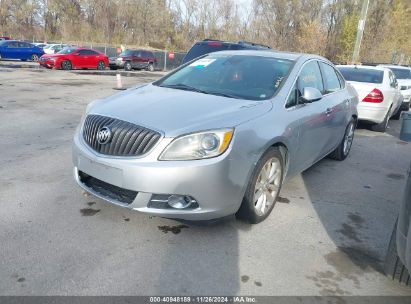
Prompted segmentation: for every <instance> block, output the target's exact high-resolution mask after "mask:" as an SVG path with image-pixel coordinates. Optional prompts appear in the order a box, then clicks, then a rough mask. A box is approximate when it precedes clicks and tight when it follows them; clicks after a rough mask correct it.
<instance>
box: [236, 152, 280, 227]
mask: <svg viewBox="0 0 411 304" xmlns="http://www.w3.org/2000/svg"><path fill="white" fill-rule="evenodd" d="M283 163H284V161H283V157H282V155H281V152H280V150H279V149H278V148H277V147H271V148H269V149H268V150H267V151H266V152H265V153H264V155H263V156H262V157H261V159H260V160H259V161H258V163H257V165H256V166H255V169H254V172H253V174H252V176H251V178H250V182H249V184H248V186H247V190H246V192H245V195H244V198H243V201H242V203H241V207H240V209H239V210H238V212H237V214H236V215H237V217H238V218H240V219H243V220H245V221H247V222H249V223H251V224H257V223H260V222H262V221H263V220H264V219H266V218H267V217H268V215H269V214H270V213H271V211H272V210H273V208H274V205H275V203H276V201H277V198H278V195H279V193H280V190H281V185H282V181H283V172H284V170H283Z"/></svg>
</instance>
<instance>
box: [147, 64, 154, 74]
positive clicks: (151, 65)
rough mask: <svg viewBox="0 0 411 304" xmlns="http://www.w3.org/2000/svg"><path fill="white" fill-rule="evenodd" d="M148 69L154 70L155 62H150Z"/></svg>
mask: <svg viewBox="0 0 411 304" xmlns="http://www.w3.org/2000/svg"><path fill="white" fill-rule="evenodd" d="M147 71H150V72H154V64H152V63H149V64H148V66H147Z"/></svg>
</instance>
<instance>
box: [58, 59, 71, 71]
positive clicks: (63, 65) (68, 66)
mask: <svg viewBox="0 0 411 304" xmlns="http://www.w3.org/2000/svg"><path fill="white" fill-rule="evenodd" d="M61 68H62V69H63V70H67V71H68V70H71V69H72V68H73V65H72V64H71V62H70V60H64V61H63V62H62V63H61Z"/></svg>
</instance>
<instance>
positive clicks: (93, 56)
mask: <svg viewBox="0 0 411 304" xmlns="http://www.w3.org/2000/svg"><path fill="white" fill-rule="evenodd" d="M87 51H88V55H89V58H88V62H87V66H88V67H90V68H97V65H98V62H99V61H100V58H99V56H100V54H99V53H97V52H96V51H94V50H87Z"/></svg>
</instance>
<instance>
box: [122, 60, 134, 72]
mask: <svg viewBox="0 0 411 304" xmlns="http://www.w3.org/2000/svg"><path fill="white" fill-rule="evenodd" d="M132 69H133V67H132V66H131V62H129V61H126V62H125V63H124V70H126V71H131V70H132Z"/></svg>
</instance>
